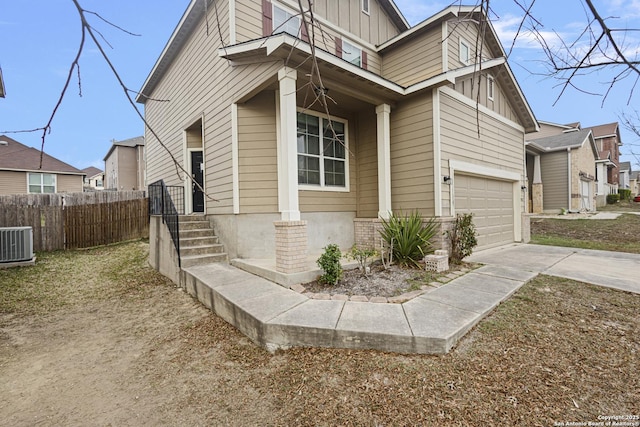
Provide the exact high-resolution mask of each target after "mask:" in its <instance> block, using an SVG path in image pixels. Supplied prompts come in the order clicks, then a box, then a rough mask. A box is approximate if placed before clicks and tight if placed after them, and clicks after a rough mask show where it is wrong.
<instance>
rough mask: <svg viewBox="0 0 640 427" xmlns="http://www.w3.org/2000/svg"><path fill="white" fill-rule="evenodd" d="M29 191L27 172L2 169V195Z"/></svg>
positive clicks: (0, 181) (0, 172)
mask: <svg viewBox="0 0 640 427" xmlns="http://www.w3.org/2000/svg"><path fill="white" fill-rule="evenodd" d="M27 192H28V191H27V174H26V172H14V171H0V195H8V194H24V193H27Z"/></svg>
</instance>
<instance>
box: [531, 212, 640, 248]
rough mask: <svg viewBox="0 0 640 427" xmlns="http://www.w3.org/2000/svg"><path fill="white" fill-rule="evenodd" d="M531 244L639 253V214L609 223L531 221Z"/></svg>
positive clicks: (544, 219) (626, 215)
mask: <svg viewBox="0 0 640 427" xmlns="http://www.w3.org/2000/svg"><path fill="white" fill-rule="evenodd" d="M531 243H537V244H540V245H553V246H566V247H573V248H582V249H598V250H606V251H615V252H629V253H640V215H634V214H622V215H620V217H618V218H617V219H612V220H595V219H575V220H568V219H555V218H536V219H532V220H531Z"/></svg>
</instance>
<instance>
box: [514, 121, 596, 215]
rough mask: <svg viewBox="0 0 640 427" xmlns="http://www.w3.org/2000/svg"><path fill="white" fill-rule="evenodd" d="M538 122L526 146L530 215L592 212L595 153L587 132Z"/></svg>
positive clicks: (573, 125) (587, 130) (594, 202)
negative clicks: (562, 211)
mask: <svg viewBox="0 0 640 427" xmlns="http://www.w3.org/2000/svg"><path fill="white" fill-rule="evenodd" d="M539 123H540V132H538V133H533V134H528V135H527V146H526V150H527V177H528V178H529V183H528V187H529V188H531V192H530V200H531V212H534V213H540V212H557V211H561V210H563V209H565V210H568V211H573V212H578V211H595V209H596V191H597V188H596V161H597V160H598V150H597V148H596V145H595V139H594V138H593V134H592V133H591V130H589V129H580V124H579V123H572V124H570V125H559V124H555V123H550V122H539ZM541 136H542V137H541ZM534 138H535V139H534Z"/></svg>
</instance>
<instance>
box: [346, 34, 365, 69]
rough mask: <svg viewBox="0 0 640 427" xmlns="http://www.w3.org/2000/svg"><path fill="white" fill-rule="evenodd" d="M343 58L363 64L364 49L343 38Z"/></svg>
mask: <svg viewBox="0 0 640 427" xmlns="http://www.w3.org/2000/svg"><path fill="white" fill-rule="evenodd" d="M342 59H345V60H347V61H349V62H351V63H352V64H353V65H357V66H358V67H361V66H362V49H360V48H359V47H358V46H355V45H352V44H351V43H349V42H348V41H346V40H342Z"/></svg>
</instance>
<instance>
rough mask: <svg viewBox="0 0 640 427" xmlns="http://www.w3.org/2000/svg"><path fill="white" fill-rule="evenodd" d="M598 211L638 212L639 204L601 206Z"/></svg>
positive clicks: (623, 202)
mask: <svg viewBox="0 0 640 427" xmlns="http://www.w3.org/2000/svg"><path fill="white" fill-rule="evenodd" d="M598 211H602V212H640V203H639V202H630V201H621V202H618V203H614V204H612V205H606V206H601V207H599V208H598Z"/></svg>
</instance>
